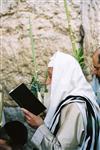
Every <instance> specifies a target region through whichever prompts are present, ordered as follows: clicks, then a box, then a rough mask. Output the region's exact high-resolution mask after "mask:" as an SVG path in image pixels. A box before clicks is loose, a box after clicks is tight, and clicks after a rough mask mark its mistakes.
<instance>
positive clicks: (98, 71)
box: [92, 48, 100, 78]
mask: <svg viewBox="0 0 100 150" xmlns="http://www.w3.org/2000/svg"><path fill="white" fill-rule="evenodd" d="M92 60H93V74H95V75H96V77H97V78H100V48H98V49H97V50H96V51H95V52H94V53H93V57H92Z"/></svg>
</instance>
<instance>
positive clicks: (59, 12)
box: [0, 0, 100, 105]
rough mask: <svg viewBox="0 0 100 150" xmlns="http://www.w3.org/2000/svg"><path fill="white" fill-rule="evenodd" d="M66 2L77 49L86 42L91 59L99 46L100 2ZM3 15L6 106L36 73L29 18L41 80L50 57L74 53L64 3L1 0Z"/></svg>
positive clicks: (2, 43)
mask: <svg viewBox="0 0 100 150" xmlns="http://www.w3.org/2000/svg"><path fill="white" fill-rule="evenodd" d="M67 2H68V7H69V9H70V15H71V26H72V29H73V31H74V34H75V39H76V43H77V46H78V47H79V46H80V44H82V42H83V44H82V45H83V47H84V52H85V53H86V55H87V56H88V57H87V58H89V57H90V56H91V55H90V53H91V51H93V50H94V49H95V48H96V47H97V45H99V44H100V16H99V15H100V13H99V11H100V1H98V0H74V1H69V0H67ZM0 14H1V25H0V30H1V31H2V32H0V35H1V48H2V51H1V60H0V61H1V68H0V72H1V84H2V86H3V92H4V98H3V99H4V102H5V104H7V105H8V104H11V105H12V104H14V103H12V101H11V100H10V98H9V96H8V91H10V90H11V89H12V88H13V87H15V86H16V85H18V84H20V83H21V82H25V83H26V84H29V83H30V82H31V79H32V75H33V73H34V65H33V62H32V50H31V43H30V38H29V18H30V20H31V24H32V32H33V33H32V34H33V38H34V41H35V51H36V62H37V65H38V72H39V76H40V79H41V80H43V79H44V73H45V70H46V66H47V62H48V60H49V57H50V56H51V55H52V54H53V53H54V52H55V51H57V50H60V51H64V52H66V53H67V52H68V53H72V44H71V40H70V37H69V32H68V31H69V29H68V22H67V19H66V14H65V9H64V2H63V0H2V3H1V12H0ZM88 60H89V61H90V59H88Z"/></svg>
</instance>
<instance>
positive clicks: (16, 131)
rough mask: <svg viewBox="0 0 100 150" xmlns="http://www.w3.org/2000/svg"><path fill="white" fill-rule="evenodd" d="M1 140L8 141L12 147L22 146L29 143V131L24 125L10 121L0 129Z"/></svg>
mask: <svg viewBox="0 0 100 150" xmlns="http://www.w3.org/2000/svg"><path fill="white" fill-rule="evenodd" d="M0 138H1V139H4V140H6V141H7V143H8V144H9V145H11V146H13V145H16V146H17V145H18V146H22V145H24V144H25V143H26V142H27V138H28V131H27V128H26V127H25V125H24V124H23V123H21V122H19V121H10V122H7V123H6V124H5V125H4V126H3V127H2V128H1V129H0Z"/></svg>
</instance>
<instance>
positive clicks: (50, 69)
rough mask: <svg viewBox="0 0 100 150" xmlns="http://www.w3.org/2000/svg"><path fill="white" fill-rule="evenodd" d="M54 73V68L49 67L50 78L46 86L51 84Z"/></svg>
mask: <svg viewBox="0 0 100 150" xmlns="http://www.w3.org/2000/svg"><path fill="white" fill-rule="evenodd" d="M52 72H53V67H48V77H47V80H46V85H50V84H51V80H52Z"/></svg>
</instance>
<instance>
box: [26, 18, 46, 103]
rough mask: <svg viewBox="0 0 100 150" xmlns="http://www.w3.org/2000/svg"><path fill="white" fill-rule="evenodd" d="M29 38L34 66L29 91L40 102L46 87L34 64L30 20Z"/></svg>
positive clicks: (33, 45)
mask: <svg viewBox="0 0 100 150" xmlns="http://www.w3.org/2000/svg"><path fill="white" fill-rule="evenodd" d="M29 37H30V40H31V49H32V61H33V65H34V72H33V76H32V81H31V91H32V92H33V94H34V95H35V96H36V97H38V98H39V99H40V101H42V97H43V94H44V92H46V85H45V84H43V83H41V82H40V80H39V77H38V66H37V63H36V54H35V40H34V38H33V35H32V24H31V20H30V19H29Z"/></svg>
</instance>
